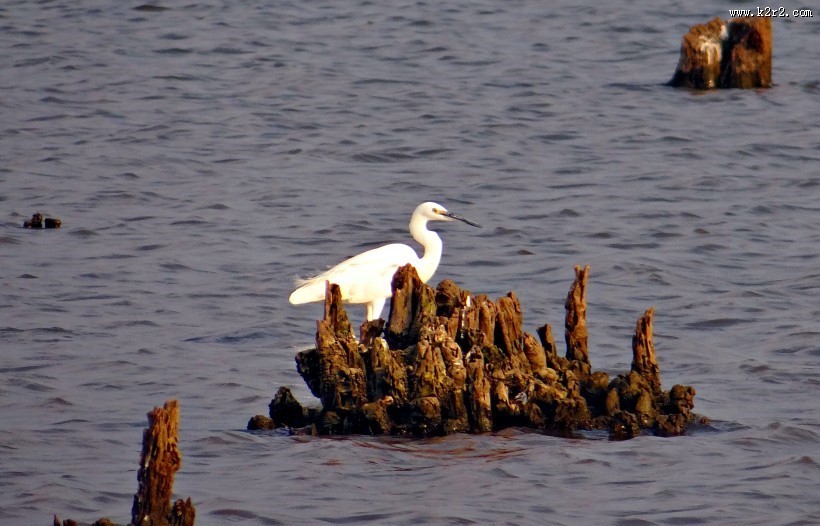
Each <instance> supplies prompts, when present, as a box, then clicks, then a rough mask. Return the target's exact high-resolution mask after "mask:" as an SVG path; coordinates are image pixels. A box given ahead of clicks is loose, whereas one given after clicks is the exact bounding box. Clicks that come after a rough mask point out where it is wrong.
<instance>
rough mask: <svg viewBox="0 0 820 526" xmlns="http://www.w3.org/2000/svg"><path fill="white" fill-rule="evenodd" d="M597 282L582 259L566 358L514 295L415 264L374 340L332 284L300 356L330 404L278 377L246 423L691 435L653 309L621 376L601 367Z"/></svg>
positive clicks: (312, 384)
mask: <svg viewBox="0 0 820 526" xmlns="http://www.w3.org/2000/svg"><path fill="white" fill-rule="evenodd" d="M588 281H589V267H583V268H582V267H580V266H579V267H576V268H575V280H574V282H573V284H572V286H571V287H570V291H569V293H568V295H567V301H566V311H567V315H566V320H565V330H566V332H565V340H566V345H567V351H566V355H565V356H560V355H559V353H558V350H557V347H556V344H555V339H554V337H553V334H552V329H551V327H550V326H549V325H548V324H545V325H543V326H541V327H539V328H538V329H537V331H536V333H537V335H538V336H537V337H535V336H533V335H531V334H528V333H526V332H525V331H524V330H523V311H522V308H521V304H520V302H519V300H518V298H517V296H516V295H515V294H514V293H512V292H510V293H509V294H507V295H506V296H504V297H502V298H499V299H498V300H496V301H491V300H490V299H489V298H488V297H487V296H486V295H483V294H479V295H472V294H471V293H470V292H469V291H466V290H462V289H460V288H459V287H458V286H457V285H456V284H455V283H453V282H452V281H450V280H445V281H442V282H441V283H440V284H439V285H438V287H437V288H436V289H435V290H434V289H432V288H431V287H429V286H427V285H425V284H423V283H422V282H421V280H419V279H418V275H417V274H416V271H415V269H414V268H413V267H412V266H410V265H407V266H405V267H402V268H401V269H399V270H398V271H397V272H396V275H395V277H394V279H393V298H392V307H391V310H390V317H389V319H388V320H387V322H386V323H384V322H381V323H377V322H367V323H365V324H364V325H363V326H362V328H361V331H360V334H361V335H366V338H364V337H363V338H362V341H360V340H356V338H355V337H354V336H353V331H352V330H351V327H350V324H349V321H348V318H347V316H346V315H344V314H343V312H344V310H343V307H342V303H341V295H340V294H339V293H338V287H337V286H335V285H332V284H331V285H329V288H328V294H327V302H326V308H325V318H324V319H323V320H321V321H319V322H318V323H317V332H316V347H315V348H313V349H310V350H307V351H303V352H300V353H299V354H298V355H297V356H296V363H297V370H298V372H299V374H300V375H301V376H302V377H303V378H304V380H305V382H306V383H307V385H308V387H309V388H310V390H311V392H312V393H313V394H314V395H315V396H316V397H317V398H319V400H320V401H321V404H322V405H321V407H320V408H317V409H306V408H303V407H302V406H301V405H299V404H298V402H296V401H295V399H294V398H293V396H292V394H291V393H290V391H289V390H288V389H287V388H285V387H281V388H280V389H279V391H278V392H277V395H276V397H275V398H274V400H273V401H272V402H271V405H270V417H266V416H262V415H257V416H256V417H254V418H252V419H251V421H250V422H249V424H248V427H249V429H269V428H274V427H286V428H290V429H291V430H292V431H294V432H303V433H312V434H320V435H326V434H375V435H380V434H394V435H419V436H429V435H443V434H449V433H459V432H470V433H482V432H488V431H494V430H499V429H503V428H506V427H510V426H519V427H529V428H534V429H541V430H544V431H547V432H553V433H562V434H563V433H573V432H576V431H579V430H595V429H601V430H608V431H609V433H610V435H611V436H612V437H613V438H619V439H622V438H631V437H634V436H636V435H637V434H639V433H641V432H642V431H643V430H646V431H648V432H653V433H656V434H658V435H664V436H666V435H677V434H681V433H684V432H685V430H686V427H687V426H688V425H689V424H691V423H692V422H693V421H694V419H695V415H694V414H693V413H692V410H693V408H694V395H695V390H694V389H693V388H692V387H690V386H674V387H673V388H672V389H671V390H670V391H663V389H662V388H661V383H660V371H659V368H658V364H657V360H656V357H655V347H654V344H653V342H652V322H653V313H654V311H653V310H652V309H649V310H648V311H647V312H646V313H645V314H644V316H642V317H641V318H640V319H639V321H638V324H637V327H636V331H635V336H634V338H633V363H632V368H631V370H630V371H629V372H627V373H625V374H620V375H617V376H615V377H614V378H612V379H610V377H609V375H608V374H607V373H605V372H600V371H593V370H592V366H591V363H590V360H589V349H588V333H587V325H586V312H587V305H586V292H587V285H588ZM382 327H384V334H385V335H384V337H381V336H380V330H381V328H382Z"/></svg>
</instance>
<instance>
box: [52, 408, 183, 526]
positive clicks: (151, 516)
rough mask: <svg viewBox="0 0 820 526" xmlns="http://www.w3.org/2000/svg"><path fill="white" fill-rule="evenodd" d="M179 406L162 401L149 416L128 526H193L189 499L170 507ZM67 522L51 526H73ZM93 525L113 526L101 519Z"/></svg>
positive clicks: (177, 465)
mask: <svg viewBox="0 0 820 526" xmlns="http://www.w3.org/2000/svg"><path fill="white" fill-rule="evenodd" d="M178 433H179V403H178V402H177V401H176V400H169V401H167V402H165V405H164V406H163V407H155V408H154V409H153V410H152V411H151V412H150V413H148V427H147V428H146V429H145V431H144V432H143V435H142V454H141V455H140V468H139V471H138V472H137V481H138V484H139V487H138V490H137V493H136V494H135V495H134V503H133V506H132V508H131V523H130V525H131V526H193V524H194V518H195V516H196V510H195V509H194V506H193V504H192V503H191V499H190V498H188V499H187V500H182V499H179V500H177V501H176V502H175V503H174V504H173V506H172V505H171V493H172V491H173V486H174V474H175V473H176V472H177V470H179V468H180V467H181V466H182V457H181V455H180V453H179V448H178ZM76 524H77V523H76V522H75V521H73V520H70V519H67V520H65V521H62V523H61V522H60V519H59V518H57V516H56V515H55V516H54V526H76ZM92 526H116V525H115V524H114V523H112V522H111V521H110V520H108V519H100V520H98V521H96V522H94V523H93V524H92Z"/></svg>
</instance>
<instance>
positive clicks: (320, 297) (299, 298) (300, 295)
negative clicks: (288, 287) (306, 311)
mask: <svg viewBox="0 0 820 526" xmlns="http://www.w3.org/2000/svg"><path fill="white" fill-rule="evenodd" d="M324 299H325V282H324V281H322V282H313V281H304V282H303V283H302V286H301V287H299V288H298V289H296V290H294V291H293V292H292V293H291V295H290V298H288V301H290V302H291V304H293V305H301V304H302V303H311V302H314V301H324Z"/></svg>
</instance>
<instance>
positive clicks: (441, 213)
mask: <svg viewBox="0 0 820 526" xmlns="http://www.w3.org/2000/svg"><path fill="white" fill-rule="evenodd" d="M413 215H414V216H415V215H421V216H423V217H424V218H425V219H427V220H428V221H454V220H458V221H461V222H463V223H467V224H468V225H472V226H477V227H481V225H479V224H478V223H474V222H472V221H470V220H469V219H464V218H463V217H460V216H457V215H455V214H453V213H450V212H449V211H448V210H447V209H446V208H444V207H443V206H441V205H440V204H438V203H434V202H432V201H428V202H426V203H422V204H420V205H419V206H418V207H416V211H415V212H413Z"/></svg>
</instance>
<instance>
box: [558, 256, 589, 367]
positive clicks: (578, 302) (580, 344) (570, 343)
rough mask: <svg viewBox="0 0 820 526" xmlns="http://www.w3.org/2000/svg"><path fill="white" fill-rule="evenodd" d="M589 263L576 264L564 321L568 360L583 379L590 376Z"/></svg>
mask: <svg viewBox="0 0 820 526" xmlns="http://www.w3.org/2000/svg"><path fill="white" fill-rule="evenodd" d="M588 281H589V265H587V266H586V267H584V268H581V266H580V265H575V281H574V282H573V283H572V287H570V289H569V293H568V294H567V302H566V304H565V307H566V311H567V316H566V320H565V322H564V328H565V329H566V335H565V339H566V342H567V360H569V361H570V362H571V363H573V365H575V366H576V367H575V368H576V369H577V371H578V373H579V374H580V375H581V377H582V378H583V379H586V377H587V376H589V372H590V364H589V349H588V348H587V344H588V341H589V333H588V331H587V298H586V292H587V283H588Z"/></svg>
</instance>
